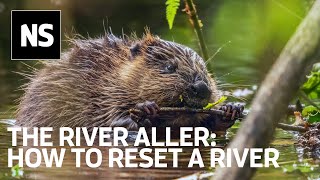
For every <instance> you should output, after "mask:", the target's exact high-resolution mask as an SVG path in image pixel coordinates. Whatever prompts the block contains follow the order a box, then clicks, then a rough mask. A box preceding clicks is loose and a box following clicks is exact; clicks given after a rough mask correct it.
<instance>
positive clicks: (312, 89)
mask: <svg viewBox="0 0 320 180" xmlns="http://www.w3.org/2000/svg"><path fill="white" fill-rule="evenodd" d="M302 90H303V91H304V92H305V93H306V94H307V95H308V97H309V98H310V99H319V98H320V69H318V71H313V72H311V74H310V75H309V76H308V80H307V82H305V83H304V84H303V86H302Z"/></svg>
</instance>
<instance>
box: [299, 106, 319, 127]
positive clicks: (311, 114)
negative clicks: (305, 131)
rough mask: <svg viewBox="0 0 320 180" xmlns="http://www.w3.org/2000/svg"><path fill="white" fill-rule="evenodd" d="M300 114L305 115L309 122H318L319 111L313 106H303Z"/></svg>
mask: <svg viewBox="0 0 320 180" xmlns="http://www.w3.org/2000/svg"><path fill="white" fill-rule="evenodd" d="M302 116H303V117H306V118H307V121H308V122H309V123H315V122H320V111H319V110H318V109H317V108H316V107H314V106H307V107H305V108H304V109H303V111H302Z"/></svg>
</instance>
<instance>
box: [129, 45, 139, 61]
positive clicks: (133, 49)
mask: <svg viewBox="0 0 320 180" xmlns="http://www.w3.org/2000/svg"><path fill="white" fill-rule="evenodd" d="M141 48H142V46H141V44H140V43H136V44H135V45H133V46H131V47H130V53H131V58H134V57H136V56H137V55H139V54H140V53H141Z"/></svg>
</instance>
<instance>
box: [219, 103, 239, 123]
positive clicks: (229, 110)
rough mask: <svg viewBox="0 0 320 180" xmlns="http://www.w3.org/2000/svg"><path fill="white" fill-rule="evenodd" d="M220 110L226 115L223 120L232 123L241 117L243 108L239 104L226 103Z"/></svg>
mask: <svg viewBox="0 0 320 180" xmlns="http://www.w3.org/2000/svg"><path fill="white" fill-rule="evenodd" d="M220 110H222V111H224V112H225V113H226V115H225V120H232V121H233V120H236V119H238V118H240V117H241V115H242V112H243V110H244V106H243V105H240V104H237V105H235V104H234V103H227V104H226V105H223V106H221V107H220Z"/></svg>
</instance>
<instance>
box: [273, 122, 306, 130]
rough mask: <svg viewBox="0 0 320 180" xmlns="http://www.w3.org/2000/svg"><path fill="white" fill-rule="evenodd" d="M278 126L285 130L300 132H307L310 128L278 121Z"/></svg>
mask: <svg viewBox="0 0 320 180" xmlns="http://www.w3.org/2000/svg"><path fill="white" fill-rule="evenodd" d="M277 127H278V128H281V129H283V130H288V131H298V132H306V131H308V130H309V128H306V127H303V126H294V125H289V124H284V123H278V125H277Z"/></svg>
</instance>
